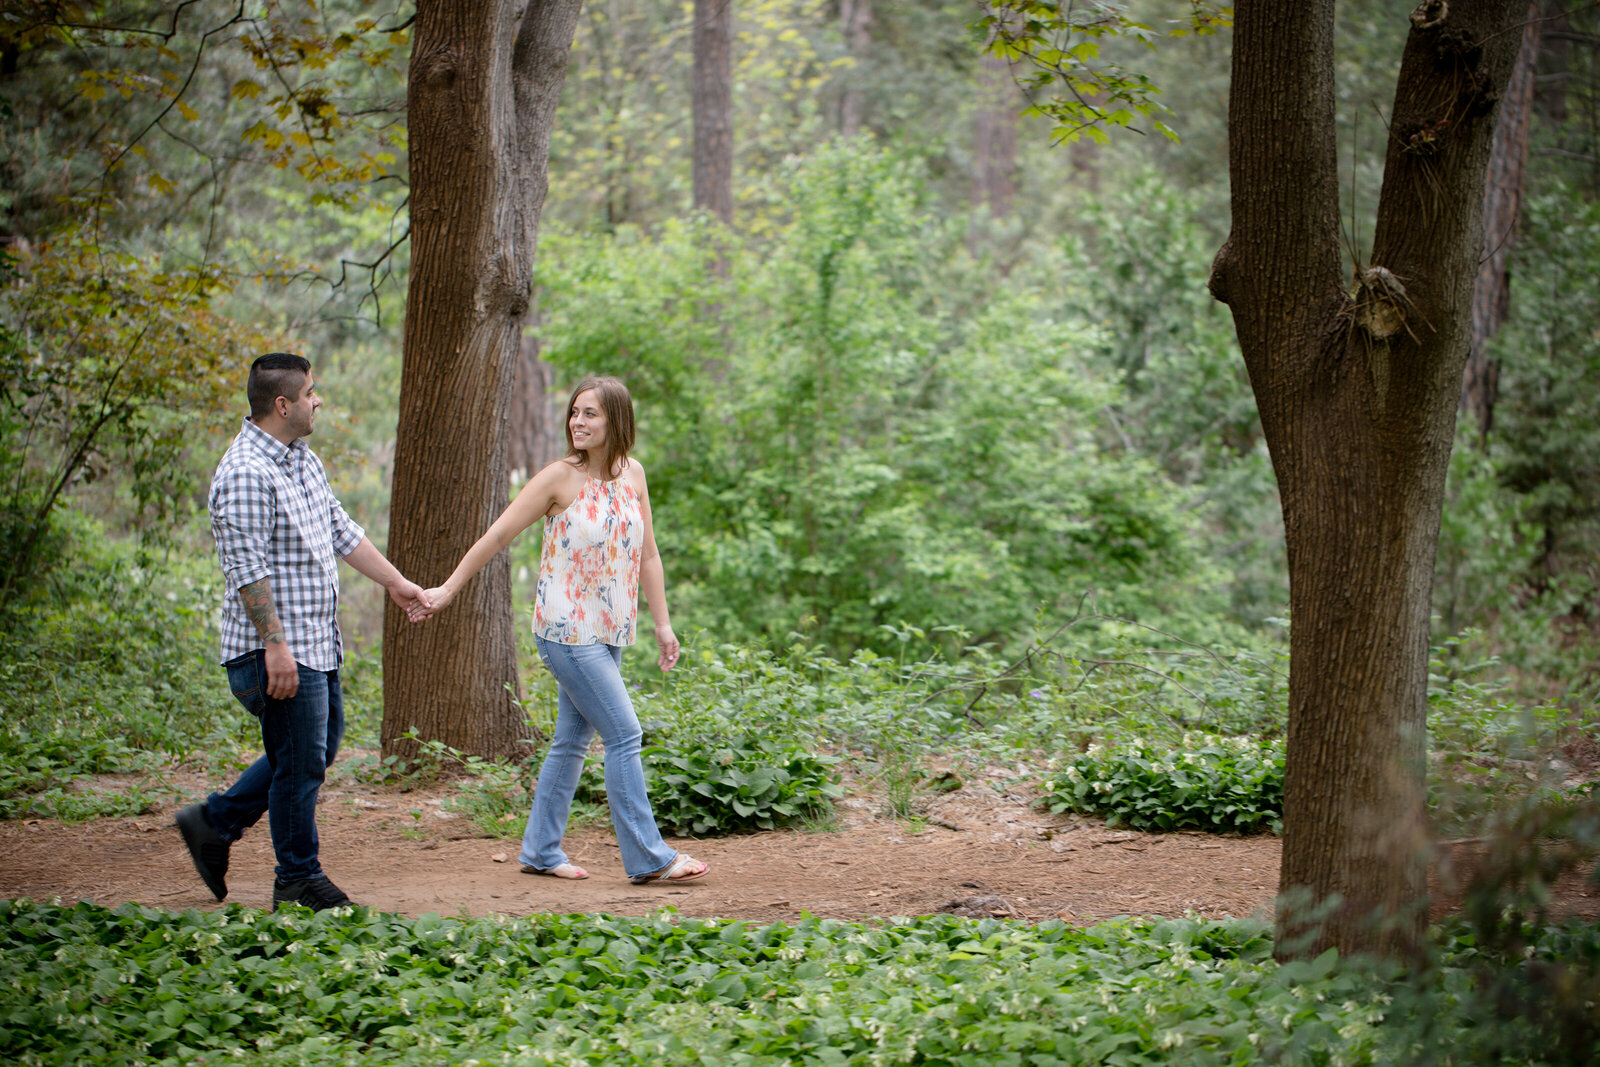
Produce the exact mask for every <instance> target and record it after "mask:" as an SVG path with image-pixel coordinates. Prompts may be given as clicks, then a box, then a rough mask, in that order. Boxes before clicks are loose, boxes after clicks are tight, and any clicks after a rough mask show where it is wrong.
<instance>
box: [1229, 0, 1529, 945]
mask: <svg viewBox="0 0 1600 1067" xmlns="http://www.w3.org/2000/svg"><path fill="white" fill-rule="evenodd" d="M1333 8H1334V5H1333V0H1305V2H1303V3H1298V4H1282V3H1279V2H1277V0H1241V2H1240V3H1239V4H1238V6H1237V7H1236V9H1235V26H1234V47H1233V82H1232V91H1231V96H1230V103H1229V117H1228V135H1229V163H1230V168H1229V169H1230V177H1231V183H1232V199H1233V230H1232V233H1231V234H1230V235H1229V238H1228V241H1227V243H1226V244H1224V246H1223V248H1222V250H1221V251H1220V252H1219V253H1218V254H1217V261H1216V263H1215V265H1214V267H1213V273H1212V280H1211V287H1212V292H1213V293H1214V294H1215V295H1216V296H1217V298H1218V299H1220V300H1223V301H1224V302H1225V303H1227V304H1229V306H1230V308H1231V309H1232V312H1233V317H1234V324H1235V328H1236V330H1237V332H1238V335H1239V344H1240V348H1241V350H1242V352H1243V354H1244V358H1245V362H1246V365H1247V367H1248V370H1249V373H1250V381H1251V386H1252V388H1253V389H1254V391H1255V395H1256V401H1257V404H1258V406H1259V408H1260V412H1261V423H1262V428H1263V430H1264V431H1265V434H1266V439H1267V444H1268V447H1269V449H1270V450H1271V454H1272V461H1273V468H1274V470H1275V471H1276V473H1277V477H1278V485H1279V490H1280V493H1281V496H1282V501H1283V516H1284V528H1285V536H1286V539H1287V544H1288V556H1289V588H1290V598H1289V599H1290V620H1291V627H1290V665H1291V666H1290V678H1289V748H1288V751H1289V755H1288V767H1287V773H1286V779H1285V786H1284V792H1285V795H1284V838H1283V864H1282V869H1281V889H1282V896H1281V898H1280V904H1279V909H1278V920H1277V922H1278V952H1279V954H1280V956H1292V955H1299V954H1302V953H1314V952H1318V951H1321V950H1322V949H1323V948H1326V947H1328V946H1334V947H1337V948H1338V949H1339V950H1340V951H1341V952H1342V953H1344V954H1347V955H1348V954H1350V953H1352V952H1359V951H1377V952H1380V953H1384V954H1391V955H1393V954H1403V953H1405V952H1407V951H1409V950H1410V949H1411V947H1412V946H1414V945H1415V943H1416V941H1417V939H1418V938H1419V937H1420V935H1421V932H1422V929H1423V923H1424V920H1425V902H1424V899H1423V897H1424V893H1425V890H1426V869H1427V867H1426V865H1427V852H1428V843H1429V840H1428V839H1429V835H1428V833H1427V827H1426V811H1425V807H1424V790H1423V766H1424V744H1425V739H1424V725H1425V721H1424V717H1425V710H1426V695H1427V667H1428V619H1429V610H1430V594H1431V588H1432V580H1433V563H1434V554H1435V551H1436V549H1437V545H1438V533H1439V520H1440V511H1441V507H1442V503H1443V498H1444V477H1445V468H1446V465H1447V461H1448V459H1449V455H1450V446H1451V441H1452V438H1453V435H1454V429H1455V412H1456V401H1457V398H1458V395H1459V392H1460V383H1461V371H1462V366H1463V364H1464V362H1465V360H1466V354H1467V345H1468V326H1469V315H1470V310H1471V296H1472V282H1473V278H1474V277H1475V276H1476V274H1477V268H1478V257H1479V253H1480V252H1481V250H1482V248H1483V227H1482V210H1483V175H1484V167H1485V164H1486V163H1487V161H1488V155H1489V142H1490V138H1491V136H1492V133H1493V129H1494V126H1493V121H1494V103H1495V101H1496V100H1497V99H1498V97H1499V93H1500V91H1501V90H1502V89H1503V88H1504V86H1505V84H1506V81H1507V79H1508V78H1509V76H1510V73H1511V67H1512V64H1513V63H1514V61H1515V59H1516V51H1517V48H1518V46H1519V45H1520V43H1521V33H1520V21H1521V18H1522V16H1523V14H1524V12H1525V11H1526V8H1527V0H1476V2H1474V0H1455V2H1454V3H1451V4H1449V5H1446V4H1445V3H1443V2H1441V0H1425V2H1424V3H1423V4H1421V5H1420V6H1418V7H1417V8H1416V9H1415V10H1414V11H1413V12H1412V14H1411V20H1412V29H1411V33H1410V36H1409V38H1408V40H1407V42H1406V48H1405V54H1404V56H1403V58H1402V60H1401V66H1400V73H1399V77H1398V81H1397V84H1396V90H1395V104H1394V110H1393V115H1392V119H1391V126H1390V135H1389V145H1388V156H1387V160H1386V163H1385V171H1384V182H1383V191H1382V194H1381V196H1380V199H1379V205H1378V218H1377V231H1376V235H1375V238H1374V246H1373V263H1372V265H1371V267H1370V268H1366V269H1365V270H1364V271H1363V272H1362V275H1361V281H1360V284H1359V285H1358V286H1357V287H1356V291H1355V293H1354V295H1353V296H1352V294H1351V293H1350V292H1349V290H1348V289H1347V287H1346V285H1345V282H1344V279H1343V277H1342V268H1341V266H1340V253H1339V213H1338V188H1337V176H1336V175H1337V166H1336V162H1337V161H1336V148H1335V141H1334V69H1333V55H1334V49H1333V43H1334V42H1333V27H1334V18H1333ZM1313 905H1315V906H1316V907H1315V908H1314V907H1313ZM1316 908H1325V909H1327V910H1326V911H1324V912H1323V913H1322V914H1321V915H1320V922H1319V921H1316V919H1317V918H1318V917H1319V916H1318V914H1317V910H1316Z"/></svg>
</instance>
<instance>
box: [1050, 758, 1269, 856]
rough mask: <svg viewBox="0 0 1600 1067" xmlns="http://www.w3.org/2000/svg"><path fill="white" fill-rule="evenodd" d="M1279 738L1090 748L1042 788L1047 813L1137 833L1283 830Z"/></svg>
mask: <svg viewBox="0 0 1600 1067" xmlns="http://www.w3.org/2000/svg"><path fill="white" fill-rule="evenodd" d="M1283 765H1284V744H1283V742H1282V741H1260V740H1256V739H1254V738H1246V737H1216V736H1212V735H1206V734H1185V735H1184V738H1183V744H1182V746H1181V747H1180V748H1178V749H1165V748H1158V747H1156V746H1152V745H1147V744H1146V743H1145V742H1144V741H1142V740H1140V739H1139V738H1134V739H1133V740H1132V741H1131V742H1130V743H1128V744H1126V745H1119V746H1116V747H1115V748H1110V747H1107V746H1104V745H1090V746H1089V748H1088V749H1087V750H1086V751H1084V752H1083V753H1082V754H1080V755H1079V756H1077V757H1076V758H1075V759H1073V760H1072V762H1070V763H1068V764H1067V767H1066V769H1065V770H1064V771H1062V772H1061V773H1060V774H1059V775H1056V776H1054V777H1053V778H1051V779H1050V780H1048V781H1046V782H1045V783H1044V784H1043V788H1042V795H1041V797H1040V799H1039V803H1040V804H1041V805H1042V806H1045V807H1048V808H1049V809H1050V810H1051V811H1053V812H1058V813H1059V812H1063V811H1076V812H1083V813H1086V814H1094V815H1104V816H1105V817H1106V822H1107V823H1108V824H1109V825H1111V826H1116V825H1119V824H1124V823H1125V824H1126V825H1128V826H1131V827H1133V828H1134V829H1137V830H1191V829H1192V830H1211V831H1238V832H1241V833H1251V832H1254V831H1258V830H1263V829H1266V830H1270V831H1272V832H1273V833H1278V832H1280V831H1281V830H1282V829H1283Z"/></svg>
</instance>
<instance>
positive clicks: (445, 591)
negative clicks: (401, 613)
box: [406, 582, 456, 622]
mask: <svg viewBox="0 0 1600 1067" xmlns="http://www.w3.org/2000/svg"><path fill="white" fill-rule="evenodd" d="M455 597H456V592H455V590H454V589H451V588H450V583H448V582H446V583H445V584H444V585H439V586H435V587H433V588H432V589H426V590H423V592H422V594H421V595H420V596H419V597H417V602H416V603H415V604H414V605H413V606H412V607H410V608H408V609H406V615H408V616H409V617H410V619H411V621H412V622H422V621H423V620H424V619H429V618H432V617H433V616H434V615H436V614H438V613H439V612H441V611H443V610H444V606H445V605H446V604H448V603H450V601H452V600H454V599H455Z"/></svg>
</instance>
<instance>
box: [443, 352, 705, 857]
mask: <svg viewBox="0 0 1600 1067" xmlns="http://www.w3.org/2000/svg"><path fill="white" fill-rule="evenodd" d="M633 435H634V430H633V398H632V397H630V396H629V395H628V388H627V386H625V385H623V384H622V383H621V382H620V381H618V380H617V379H616V378H609V377H599V376H595V375H591V376H589V377H587V378H585V379H584V380H583V381H581V382H579V383H578V387H577V388H576V389H574V390H573V391H572V399H571V400H570V401H568V403H567V455H566V458H564V459H560V460H557V461H556V462H554V463H552V464H550V465H549V466H548V467H546V468H545V469H544V470H542V471H540V472H539V473H538V474H537V475H536V476H534V478H533V479H532V480H531V481H530V482H528V484H527V485H525V486H523V488H522V491H521V492H520V493H518V494H517V498H516V499H515V500H513V501H512V502H511V506H510V507H508V508H506V510H505V512H504V513H502V514H501V516H500V517H499V518H498V519H496V520H495V522H494V525H492V526H490V527H489V531H488V532H487V533H485V534H484V535H483V536H482V537H480V538H479V539H478V543H477V544H475V545H473V546H472V548H471V549H470V550H468V552H467V554H466V556H464V557H463V558H462V560H461V563H460V564H459V565H458V566H457V567H456V569H455V571H454V573H452V574H451V575H450V577H449V578H448V579H446V580H445V583H444V584H443V585H441V586H439V587H438V588H435V589H430V590H428V591H427V593H426V594H424V596H425V598H426V600H427V602H428V603H427V606H426V607H423V608H419V609H417V610H415V611H413V612H412V618H413V619H415V620H420V619H424V618H427V617H428V616H429V615H431V614H433V613H434V612H436V611H439V610H441V609H442V608H444V606H445V605H446V604H449V603H450V601H451V600H452V599H454V598H455V595H456V594H457V593H458V592H460V591H461V587H462V586H463V585H465V584H466V583H467V582H468V581H470V580H471V578H472V576H473V575H475V574H477V573H478V571H480V570H482V569H483V565H484V564H485V563H488V562H489V560H490V559H492V558H493V557H494V555H495V553H497V552H499V551H500V550H501V549H503V548H505V547H506V546H507V545H509V544H510V543H511V542H512V540H513V539H514V538H515V537H516V536H517V535H518V534H520V533H521V532H522V531H523V530H526V529H527V528H528V527H529V526H531V525H532V524H533V522H534V520H535V519H538V518H540V517H543V519H544V549H543V551H542V552H541V553H540V557H539V588H538V593H537V594H536V597H535V600H534V606H533V632H534V639H535V641H536V642H537V644H538V646H539V657H540V658H541V659H542V660H544V664H545V666H546V667H548V668H549V669H550V673H551V674H553V675H554V676H555V679H556V683H557V686H558V688H559V697H558V699H557V709H558V711H557V715H556V728H555V736H554V738H553V739H552V740H551V744H550V753H549V755H547V756H546V757H545V760H544V767H543V768H542V769H541V770H540V772H539V784H538V786H537V788H536V789H535V790H534V794H533V811H532V812H531V813H530V814H529V815H528V828H527V831H526V832H525V833H524V834H523V836H522V852H521V855H520V856H519V857H518V858H519V859H520V860H521V861H522V870H523V871H524V872H525V873H528V874H547V875H552V876H554V877H556V878H587V877H589V872H588V871H585V870H584V869H583V868H582V867H579V866H576V865H574V864H573V863H572V862H571V861H570V860H569V859H568V858H567V854H566V853H565V852H563V851H562V849H561V838H562V835H563V834H564V833H565V832H566V828H567V817H568V815H569V813H570V812H571V809H572V797H573V794H574V793H575V792H576V791H577V788H578V775H579V774H580V773H581V772H582V770H583V758H584V753H585V751H586V750H587V749H588V747H589V741H590V740H591V739H592V738H593V737H594V735H595V733H596V732H598V733H599V734H600V739H601V740H602V741H603V742H604V743H605V746H606V799H607V801H608V802H609V804H610V806H611V823H612V826H613V827H615V829H616V832H617V843H618V845H620V846H621V848H622V865H623V869H624V870H625V871H626V872H627V875H628V877H629V879H630V880H631V881H632V882H633V883H634V884H635V885H643V884H645V883H647V882H691V881H694V880H695V879H698V878H702V877H704V876H705V873H706V870H707V867H706V864H705V863H703V862H701V861H700V860H697V859H695V858H693V857H692V856H689V855H687V854H686V853H682V852H678V851H676V850H675V849H673V848H671V847H670V846H669V845H667V843H666V842H665V841H663V840H662V839H661V831H660V830H659V829H657V827H656V821H655V814H654V812H652V811H651V809H650V798H649V797H648V796H647V795H646V794H645V784H644V765H643V764H642V763H641V762H640V759H639V746H640V739H641V736H642V734H641V731H640V729H639V719H638V717H637V716H636V715H635V714H634V711H633V702H632V701H631V700H629V699H628V689H627V686H625V685H624V684H623V681H622V671H621V665H622V647H623V646H624V645H631V644H633V640H634V620H635V616H636V615H637V614H638V600H639V585H640V583H641V582H642V583H643V585H644V595H645V601H646V602H647V603H648V604H649V607H650V617H651V619H653V620H654V622H655V631H656V644H657V645H659V646H660V655H659V656H658V658H657V660H656V662H657V664H658V665H659V666H660V667H661V669H662V670H663V671H670V670H671V669H672V668H673V666H675V665H676V664H677V662H678V639H677V637H675V636H674V635H673V633H672V624H671V622H670V621H669V620H668V618H667V591H666V580H665V578H664V576H663V573H662V568H661V557H660V555H659V554H658V553H657V551H656V538H655V533H654V532H653V531H652V529H651V526H650V492H649V489H648V488H647V487H646V484H645V477H644V468H643V467H641V466H640V465H639V463H638V461H636V460H633V459H630V458H629V457H628V453H629V451H630V450H631V449H632V448H633Z"/></svg>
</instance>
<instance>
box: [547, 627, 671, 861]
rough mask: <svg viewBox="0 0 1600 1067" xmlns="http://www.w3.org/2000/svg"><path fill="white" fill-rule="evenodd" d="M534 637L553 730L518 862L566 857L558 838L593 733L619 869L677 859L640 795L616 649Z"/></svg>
mask: <svg viewBox="0 0 1600 1067" xmlns="http://www.w3.org/2000/svg"><path fill="white" fill-rule="evenodd" d="M534 642H535V644H537V645H538V647H539V658H540V659H542V660H544V665H545V666H546V667H548V668H549V669H550V673H551V674H552V675H554V676H555V679H556V685H557V687H558V695H557V698H556V729H555V736H554V737H552V738H551V739H550V752H549V754H548V755H546V756H545V758H544V766H543V767H542V768H540V770H539V784H538V786H537V787H536V788H535V789H534V791H533V811H532V812H530V813H529V815H528V828H527V830H526V831H524V833H523V835H522V853H521V854H520V855H519V856H518V859H519V860H521V861H522V863H523V864H524V865H526V866H529V867H536V868H538V869H539V870H541V871H547V870H549V869H550V868H552V867H559V866H561V865H562V864H563V863H567V862H569V861H568V859H567V854H566V853H565V852H563V851H562V849H561V837H562V835H563V834H565V833H566V830H567V817H568V816H569V815H570V814H571V812H572V797H573V794H574V793H576V792H577V791H578V775H579V774H581V773H582V772H583V756H584V753H585V752H586V751H587V750H588V748H589V742H590V741H591V740H592V739H593V738H594V735H595V734H596V733H599V734H600V740H601V742H603V743H604V744H605V746H606V802H607V803H608V804H609V805H610V807H611V825H612V827H614V828H615V830H616V832H617V844H618V845H619V846H621V849H622V869H623V871H624V872H626V874H627V875H628V877H629V878H637V877H638V876H639V875H642V874H653V873H655V872H656V871H659V870H661V869H662V868H663V867H665V866H666V865H667V864H669V863H671V862H672V861H673V860H675V859H677V858H678V852H677V850H676V849H674V848H671V847H670V846H668V844H667V843H666V842H665V841H663V840H661V831H660V830H659V829H657V828H656V816H655V812H653V811H651V810H650V798H649V796H647V795H646V793H645V785H644V764H643V763H642V762H641V761H640V759H639V748H640V740H641V739H642V738H643V736H644V734H643V731H642V730H640V729H639V717H638V716H637V715H635V714H634V712H633V701H631V700H629V699H628V687H627V686H626V685H624V684H623V681H622V649H621V647H620V646H617V645H563V644H560V643H559V642H555V641H546V640H545V639H544V638H542V637H536V638H534Z"/></svg>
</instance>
